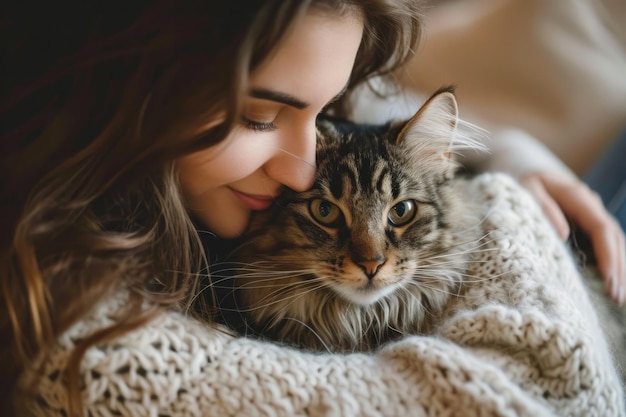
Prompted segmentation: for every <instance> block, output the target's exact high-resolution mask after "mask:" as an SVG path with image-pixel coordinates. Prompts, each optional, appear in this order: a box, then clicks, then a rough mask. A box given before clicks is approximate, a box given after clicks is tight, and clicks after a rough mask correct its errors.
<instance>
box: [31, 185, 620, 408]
mask: <svg viewBox="0 0 626 417" xmlns="http://www.w3.org/2000/svg"><path fill="white" fill-rule="evenodd" d="M471 187H472V194H473V195H474V196H475V198H476V199H477V201H479V202H480V207H481V210H482V211H483V216H484V220H483V222H482V225H481V227H482V228H483V230H484V239H483V240H484V242H483V245H482V251H481V252H480V255H479V259H478V260H477V262H475V263H474V264H473V266H472V267H471V270H470V271H469V273H470V274H471V275H473V276H475V277H479V279H475V280H473V281H471V282H470V283H469V284H468V285H466V286H464V287H463V290H462V292H461V293H460V294H459V295H458V297H455V298H454V300H453V301H452V302H451V303H450V305H449V306H448V308H447V309H446V310H445V311H444V312H443V313H442V314H441V315H440V317H438V324H437V326H436V329H435V331H434V333H433V334H429V335H415V336H408V337H406V338H404V339H402V340H399V341H396V342H392V343H389V344H387V345H386V346H383V347H382V348H381V349H379V350H378V351H376V352H372V353H370V354H362V353H359V354H346V355H343V354H330V353H322V354H320V353H311V352H303V351H298V350H295V349H292V348H289V347H285V346H280V345H278V344H276V343H271V342H265V341H259V340H254V339H250V338H244V337H234V336H231V335H229V334H227V333H226V332H224V331H223V330H221V329H218V328H216V327H215V326H211V325H207V324H204V323H200V322H198V321H196V320H193V319H191V318H189V317H185V316H184V315H182V314H180V313H176V312H167V313H164V314H162V315H161V316H159V317H158V318H156V319H155V320H153V321H151V322H150V323H148V324H147V325H145V326H143V327H142V328H140V329H137V330H135V331H132V332H130V333H127V334H125V335H123V336H121V337H119V338H117V339H115V340H114V341H110V342H107V343H105V344H102V345H98V346H94V347H93V348H91V349H89V350H88V351H87V353H86V355H85V358H84V360H83V362H82V366H81V377H82V390H83V391H82V395H83V401H84V407H85V415H89V416H94V417H100V416H102V417H104V416H107V417H108V416H133V417H138V416H155V417H156V416H290V417H294V416H371V417H374V416H377V417H380V416H433V417H434V416H466V417H472V416H532V417H541V416H581V417H582V416H584V417H594V416H595V417H611V416H625V415H626V412H625V409H624V398H623V392H624V391H623V387H622V386H621V383H620V382H619V379H618V376H617V373H616V371H615V368H614V364H613V359H612V357H611V353H610V350H609V348H608V344H607V341H606V338H605V336H604V335H603V333H602V331H601V330H600V329H601V327H600V323H599V320H598V317H597V315H596V313H595V311H594V309H593V306H592V304H591V302H590V298H589V296H588V294H587V292H586V289H585V286H584V284H583V281H582V279H581V275H580V271H579V269H578V268H577V266H576V264H575V262H574V261H573V260H572V257H571V255H570V254H569V252H568V249H567V247H566V246H565V244H563V242H562V241H560V240H559V238H558V237H557V235H556V233H555V232H554V230H553V229H552V227H551V225H550V224H549V223H548V222H547V220H546V219H545V218H544V216H543V215H542V213H541V210H540V208H539V207H538V206H537V204H536V203H535V201H534V200H533V199H532V197H531V196H530V195H528V194H527V193H526V192H525V191H524V190H523V189H522V188H521V187H520V186H519V185H517V183H515V182H514V181H513V180H511V179H510V178H508V177H507V176H504V175H501V174H484V175H481V176H479V177H476V178H475V179H473V180H472V182H471ZM123 303H124V295H123V294H120V295H119V296H117V297H115V298H112V299H109V300H106V301H105V302H103V303H102V304H100V305H98V306H97V307H96V308H94V311H93V314H92V315H91V316H90V317H88V318H85V319H84V320H83V321H81V322H79V323H77V324H76V325H75V326H73V327H72V328H71V329H70V330H69V331H67V332H66V333H65V334H64V335H63V336H62V337H61V338H60V339H59V342H58V345H57V347H56V349H55V350H54V352H53V354H52V356H51V357H50V358H49V359H48V361H47V362H46V363H45V366H44V377H43V379H42V381H41V384H40V386H39V387H38V389H37V391H38V396H39V399H38V401H36V402H35V403H34V404H33V406H32V411H33V413H34V415H42V416H43V415H59V416H62V415H64V412H65V410H63V404H64V399H65V396H66V394H65V386H64V384H63V380H64V379H63V378H62V377H59V375H61V374H62V369H63V368H64V366H65V363H66V361H67V358H68V356H69V354H70V352H71V349H72V348H73V347H74V341H76V340H78V339H81V338H84V337H86V336H88V335H89V334H91V333H93V332H94V331H96V330H98V329H101V328H103V327H105V326H107V325H110V324H111V323H113V322H114V321H115V315H116V311H119V310H120V309H121V308H122V307H123ZM24 379H25V380H26V378H24Z"/></svg>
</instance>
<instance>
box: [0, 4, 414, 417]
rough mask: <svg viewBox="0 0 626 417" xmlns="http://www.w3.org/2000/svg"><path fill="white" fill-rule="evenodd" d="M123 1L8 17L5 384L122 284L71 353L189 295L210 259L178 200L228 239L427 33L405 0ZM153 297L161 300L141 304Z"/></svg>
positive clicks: (304, 180)
mask: <svg viewBox="0 0 626 417" xmlns="http://www.w3.org/2000/svg"><path fill="white" fill-rule="evenodd" d="M216 3H217V4H216ZM119 6H120V7H116V5H115V4H114V3H111V2H107V3H106V5H100V6H88V5H84V6H80V7H79V9H78V10H76V9H75V8H74V7H73V6H72V7H70V5H69V4H55V5H54V6H52V5H50V6H45V5H44V6H42V7H43V8H42V9H40V10H38V11H37V13H36V14H33V13H32V11H31V10H28V7H27V6H26V5H22V4H17V3H16V4H13V5H11V6H10V7H9V10H8V11H7V13H6V15H5V19H6V21H7V26H6V29H5V35H4V37H3V39H4V41H5V42H6V43H7V44H6V47H7V50H8V55H9V56H8V60H7V62H11V65H9V66H7V67H5V74H4V76H5V79H4V81H5V82H4V83H3V87H4V89H5V91H4V92H3V94H2V97H3V106H2V108H3V113H4V114H3V140H2V147H3V149H2V155H3V161H2V167H3V169H4V170H5V172H4V175H3V178H5V179H10V180H9V181H6V182H4V183H3V194H2V198H3V201H2V214H3V215H2V224H3V228H2V232H3V233H2V239H3V240H2V266H1V268H2V273H1V275H2V284H1V285H2V294H3V303H2V305H3V306H5V307H3V312H2V315H1V317H2V322H1V329H2V330H1V331H2V337H1V340H2V341H3V346H2V363H3V364H7V365H3V366H6V367H8V369H5V370H3V384H2V385H3V387H2V388H3V389H2V392H3V393H6V392H12V390H13V389H14V386H15V383H16V378H17V376H18V375H19V374H20V373H21V372H22V371H24V370H25V369H26V368H27V366H28V365H29V364H30V363H31V362H32V361H33V360H34V359H35V357H38V356H41V355H44V356H45V354H46V353H47V352H48V351H49V349H50V348H51V347H52V345H53V343H54V342H55V340H56V339H57V338H58V337H59V335H61V334H62V333H63V332H64V331H65V330H67V329H68V328H69V327H70V326H72V325H73V324H74V323H76V322H77V321H79V320H80V319H81V318H82V317H83V316H84V315H85V314H86V313H87V312H88V311H89V310H90V309H91V308H92V306H93V305H94V304H96V303H98V301H99V300H102V299H106V297H110V295H111V294H113V293H115V292H117V291H119V289H120V288H125V289H127V290H128V291H129V292H130V294H132V296H131V298H130V300H129V303H130V304H129V305H128V307H129V308H128V310H127V312H126V314H124V315H123V316H122V317H119V318H118V321H117V323H115V325H113V326H112V327H110V328H109V329H108V330H106V331H105V332H102V333H101V334H99V335H96V336H95V337H94V338H93V339H92V340H85V341H84V343H83V344H80V345H79V346H78V347H77V349H76V357H75V359H74V360H75V361H79V360H80V356H81V352H82V351H84V349H85V348H87V347H88V346H89V345H92V344H94V343H96V342H97V341H98V340H101V339H104V338H107V337H111V336H113V335H115V334H119V333H122V332H124V331H127V330H129V329H132V328H133V327H137V326H140V325H141V324H142V323H144V322H146V321H147V320H149V319H150V318H152V317H154V316H155V315H156V313H157V310H159V309H165V308H169V309H177V310H180V309H184V308H185V306H187V305H189V303H190V302H191V299H192V297H193V294H194V291H195V287H194V283H196V278H195V277H197V276H198V274H199V271H201V270H202V268H203V267H204V261H203V254H202V250H201V247H200V245H199V240H198V237H197V233H196V231H195V229H194V226H193V223H192V218H191V217H190V215H189V214H188V212H187V210H186V208H185V207H186V206H188V207H189V213H191V216H192V217H194V218H195V219H197V220H199V221H200V222H202V223H204V224H205V225H206V226H208V227H209V228H210V229H211V230H212V231H213V232H214V233H217V234H218V235H219V236H222V237H231V236H234V235H237V234H239V233H241V231H242V230H243V228H244V227H245V225H246V223H247V219H248V217H249V215H250V212H251V211H252V210H258V209H262V208H265V207H266V206H267V204H268V202H269V201H271V199H272V198H273V197H274V196H275V195H276V193H278V189H279V187H280V186H281V185H286V186H289V187H292V188H294V189H301V190H302V189H306V188H307V187H308V186H309V185H310V184H311V181H312V175H313V167H314V163H315V160H314V157H315V154H314V151H315V131H314V124H315V118H316V116H317V114H318V113H319V112H320V111H322V109H323V108H324V107H326V106H328V105H330V104H333V103H334V102H335V101H336V100H337V99H339V98H340V97H341V94H342V93H343V91H344V90H346V89H350V88H352V87H353V86H354V85H356V84H358V83H360V82H362V81H363V80H364V79H365V78H367V77H369V76H371V75H374V74H378V73H380V74H383V73H386V72H388V71H390V70H392V69H393V68H394V66H395V65H397V64H399V63H400V62H401V61H402V60H404V59H405V58H406V56H407V55H408V52H409V50H410V47H411V45H413V44H414V43H415V41H416V39H417V37H418V34H419V31H420V24H419V21H418V13H417V10H416V6H415V5H414V4H413V2H410V1H398V2H381V1H371V2H352V1H333V0H328V1H326V0H322V1H282V0H281V1H257V2H253V4H248V5H247V6H246V7H239V6H238V5H237V2H227V1H226V2H204V1H191V2H185V3H183V4H179V3H178V2H168V1H159V2H152V1H146V2H133V4H132V5H131V4H127V3H126V2H124V3H123V4H122V3H120V4H119ZM68 16H77V17H74V18H72V19H69V18H68ZM59 24H62V27H61V28H59V27H58V26H57V25H59ZM3 27H4V25H3ZM381 38H384V39H388V40H389V43H390V45H394V46H393V47H386V46H385V47H383V45H381V44H380V42H379V39H381ZM279 41H282V42H280V43H279ZM279 45H280V47H279ZM194 151H195V153H194ZM176 158H179V159H178V160H177V161H176ZM179 173H180V176H179ZM179 182H180V184H181V187H180V191H179V185H178V184H179ZM259 190H260V191H259ZM259 192H260V193H261V194H260V195H258V194H259ZM146 300H150V301H151V302H153V303H154V305H155V306H158V307H155V308H153V309H151V310H149V311H146V312H143V313H142V314H137V311H138V310H137V309H138V308H139V307H140V306H141V304H142V303H143V302H145V301H146ZM76 363H78V362H76ZM8 364H10V365H8ZM71 371H72V372H74V374H70V375H71V377H70V380H69V381H68V384H69V386H70V387H73V388H74V390H73V391H70V393H69V398H70V400H71V401H70V403H71V405H72V406H73V407H74V408H73V410H77V409H78V407H79V401H78V399H77V396H78V391H77V390H76V386H77V383H78V382H77V380H76V379H75V378H76V375H75V372H76V369H71ZM72 378H74V379H72ZM24 396H25V394H24V393H20V394H17V397H16V398H17V399H18V400H20V399H22V400H23V399H24ZM72 401H73V402H72ZM3 403H5V402H4V401H3ZM6 403H8V401H7V402H6ZM4 415H9V414H4Z"/></svg>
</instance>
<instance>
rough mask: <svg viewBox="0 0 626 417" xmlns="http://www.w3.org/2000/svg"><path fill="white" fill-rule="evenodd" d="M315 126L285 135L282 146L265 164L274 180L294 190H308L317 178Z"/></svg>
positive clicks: (268, 173) (266, 169)
mask: <svg viewBox="0 0 626 417" xmlns="http://www.w3.org/2000/svg"><path fill="white" fill-rule="evenodd" d="M315 141H316V138H315V127H313V126H312V127H311V128H309V129H308V130H307V131H306V132H305V133H301V134H299V135H297V137H296V136H295V135H285V137H284V139H283V140H281V147H280V148H279V149H277V151H276V154H275V155H274V157H273V158H272V159H271V160H269V161H268V162H267V163H266V164H265V172H266V173H267V175H268V176H269V177H270V178H272V179H273V180H274V181H278V182H279V183H281V184H283V185H285V186H287V187H289V188H291V189H292V190H294V191H306V190H308V189H309V188H311V186H312V185H313V181H314V179H315Z"/></svg>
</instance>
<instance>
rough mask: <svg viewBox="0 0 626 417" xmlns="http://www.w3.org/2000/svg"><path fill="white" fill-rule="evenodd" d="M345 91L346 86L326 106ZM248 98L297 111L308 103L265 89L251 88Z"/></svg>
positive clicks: (307, 105)
mask: <svg viewBox="0 0 626 417" xmlns="http://www.w3.org/2000/svg"><path fill="white" fill-rule="evenodd" d="M347 89H348V88H347V85H346V86H344V87H343V88H342V89H341V91H340V92H339V93H338V94H337V95H336V96H335V97H333V98H332V99H331V100H330V101H329V102H328V103H327V105H329V104H331V103H334V102H335V101H337V100H339V98H340V97H341V96H342V95H343V94H344V93H345V92H346V90H347ZM250 97H254V98H260V99H262V100H270V101H275V102H277V103H282V104H286V105H288V106H291V107H295V108H296V109H298V110H302V109H306V108H307V107H309V103H307V102H305V101H302V100H300V99H298V98H296V97H294V96H292V95H289V94H285V93H280V92H278V91H273V90H267V89H265V88H253V89H252V90H251V91H250Z"/></svg>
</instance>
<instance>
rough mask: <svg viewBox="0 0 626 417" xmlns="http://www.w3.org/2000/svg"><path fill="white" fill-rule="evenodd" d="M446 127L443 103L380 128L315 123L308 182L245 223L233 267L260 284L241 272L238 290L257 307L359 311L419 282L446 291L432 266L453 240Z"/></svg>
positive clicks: (449, 127) (450, 124)
mask: <svg viewBox="0 0 626 417" xmlns="http://www.w3.org/2000/svg"><path fill="white" fill-rule="evenodd" d="M455 125H456V104H455V102H454V98H453V97H452V95H451V94H440V95H439V96H436V97H434V98H433V99H431V102H429V103H428V104H427V105H425V106H424V107H423V108H422V109H421V110H420V112H419V113H418V114H417V115H416V116H414V117H413V118H412V119H411V120H410V121H408V122H401V123H396V124H391V125H389V126H362V125H361V126H357V125H354V124H351V123H342V122H337V121H330V120H320V121H319V122H318V149H317V154H318V173H317V178H316V182H315V184H314V186H313V188H312V189H310V190H309V191H306V192H302V193H295V192H291V191H287V192H285V193H284V195H283V196H282V197H281V199H280V200H278V201H277V204H276V207H275V209H274V211H272V212H270V213H267V214H266V215H265V216H262V217H261V218H259V219H256V221H255V222H253V224H252V226H251V231H250V235H249V236H250V239H249V240H248V241H247V243H246V244H244V246H243V249H242V252H241V253H240V255H239V258H240V259H242V260H243V261H244V262H246V263H248V264H249V265H254V266H253V268H254V269H255V271H257V272H258V271H262V270H265V271H267V275H266V276H263V274H262V273H261V274H257V273H255V274H254V275H253V276H248V277H245V276H246V275H247V274H246V273H245V272H243V274H242V276H244V277H243V278H242V279H240V280H239V284H240V286H241V287H242V288H247V289H248V290H249V293H250V295H251V296H252V297H253V298H257V299H259V298H260V299H265V300H266V301H267V300H270V299H275V300H278V299H281V298H282V299H283V302H284V299H287V300H288V299H289V297H292V298H293V299H295V298H297V297H299V296H301V294H304V293H306V292H307V291H316V292H324V293H326V294H327V295H328V294H334V295H336V296H339V297H341V298H342V299H344V300H347V301H349V302H352V303H354V304H357V305H362V306H365V305H370V304H372V303H374V302H376V301H378V300H381V299H382V298H384V297H385V296H388V295H389V294H391V293H392V292H394V291H403V288H406V287H408V286H411V285H416V283H418V282H419V281H420V279H423V285H425V286H427V287H428V286H431V287H435V286H436V287H437V288H439V287H442V286H445V285H448V284H449V285H454V283H453V282H446V278H445V271H446V270H448V269H453V268H454V265H446V264H445V262H443V265H442V259H443V257H444V254H445V252H446V251H447V250H449V248H450V246H451V245H453V244H454V240H455V239H456V238H458V236H455V235H454V233H455V232H454V231H453V230H452V229H453V228H452V227H451V225H450V223H451V221H452V220H454V219H453V218H451V216H452V217H453V216H455V215H457V212H456V206H455V204H456V203H455V197H454V195H452V192H451V189H450V187H449V186H448V183H449V180H450V178H451V176H452V170H453V163H452V161H451V160H450V143H451V139H452V135H453V132H454V129H455ZM433 268H436V269H437V271H438V273H440V275H441V276H442V277H443V278H441V279H439V280H438V281H437V282H435V281H433V279H432V276H433V270H434V269H433ZM281 271H282V272H281ZM255 277H256V278H255ZM263 280H264V281H263ZM441 291H443V292H445V291H447V290H446V289H445V288H442V289H441Z"/></svg>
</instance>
